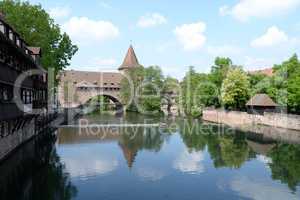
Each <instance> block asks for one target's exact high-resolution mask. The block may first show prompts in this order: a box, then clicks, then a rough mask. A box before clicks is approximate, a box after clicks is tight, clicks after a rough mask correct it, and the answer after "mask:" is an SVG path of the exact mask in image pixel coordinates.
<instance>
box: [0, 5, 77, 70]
mask: <svg viewBox="0 0 300 200" xmlns="http://www.w3.org/2000/svg"><path fill="white" fill-rule="evenodd" d="M0 11H3V12H4V13H5V15H6V16H5V19H6V20H7V22H8V23H9V24H10V25H12V26H13V27H14V28H15V29H16V31H17V32H18V33H19V34H20V35H21V37H22V38H23V39H24V40H25V41H26V42H27V43H28V44H29V45H30V46H36V47H41V49H42V54H43V56H42V59H41V62H42V66H43V67H44V68H45V69H47V68H53V69H54V70H55V72H59V71H60V70H62V69H64V68H65V67H66V66H68V65H69V64H70V60H71V58H72V57H73V55H74V54H75V53H76V52H77V50H78V48H77V46H76V45H73V44H72V42H71V40H70V38H69V36H68V35H67V34H66V33H63V32H62V31H61V29H60V27H59V25H57V24H55V22H54V20H53V19H51V18H50V16H49V14H48V13H47V12H46V11H45V10H44V9H43V8H42V7H41V5H32V4H30V3H29V2H28V1H19V0H13V1H11V0H4V1H1V2H0Z"/></svg>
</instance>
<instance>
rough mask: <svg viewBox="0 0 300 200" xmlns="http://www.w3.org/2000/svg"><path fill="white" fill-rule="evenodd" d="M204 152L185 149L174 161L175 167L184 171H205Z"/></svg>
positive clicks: (194, 172)
mask: <svg viewBox="0 0 300 200" xmlns="http://www.w3.org/2000/svg"><path fill="white" fill-rule="evenodd" d="M202 161H204V154H203V152H202V151H199V152H192V153H189V152H188V151H187V150H184V151H183V152H182V153H181V154H180V155H179V157H178V158H177V159H176V160H175V162H174V168H175V169H178V170H180V171H181V172H184V173H191V174H197V173H202V172H204V166H203V164H202Z"/></svg>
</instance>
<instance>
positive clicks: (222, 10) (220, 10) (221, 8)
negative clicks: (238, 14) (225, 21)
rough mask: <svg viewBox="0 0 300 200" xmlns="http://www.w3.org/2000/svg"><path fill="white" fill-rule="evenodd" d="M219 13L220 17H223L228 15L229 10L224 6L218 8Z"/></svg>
mask: <svg viewBox="0 0 300 200" xmlns="http://www.w3.org/2000/svg"><path fill="white" fill-rule="evenodd" d="M219 13H220V15H221V16H225V15H228V14H230V8H229V6H226V5H225V6H222V7H220V8H219Z"/></svg>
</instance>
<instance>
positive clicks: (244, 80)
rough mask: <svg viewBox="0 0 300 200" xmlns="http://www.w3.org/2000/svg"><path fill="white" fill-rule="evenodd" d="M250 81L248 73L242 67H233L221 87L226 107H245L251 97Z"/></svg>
mask: <svg viewBox="0 0 300 200" xmlns="http://www.w3.org/2000/svg"><path fill="white" fill-rule="evenodd" d="M249 88H250V83H249V80H248V76H247V74H246V73H245V72H244V71H243V70H242V69H241V68H235V69H231V70H230V71H229V72H228V74H227V77H226V79H225V80H224V82H223V85H222V89H221V96H222V102H223V104H224V106H225V108H229V109H244V108H245V104H246V102H247V100H248V99H249V93H250V91H249Z"/></svg>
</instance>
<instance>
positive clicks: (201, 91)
mask: <svg viewBox="0 0 300 200" xmlns="http://www.w3.org/2000/svg"><path fill="white" fill-rule="evenodd" d="M273 70H274V75H273V76H266V75H264V74H259V73H255V74H248V73H246V72H245V71H244V70H243V69H242V67H240V66H236V65H233V64H232V61H231V59H230V58H221V57H217V58H216V59H215V63H214V65H213V66H212V70H211V72H210V73H209V74H205V73H197V72H196V71H195V70H194V68H193V67H190V69H189V71H188V72H187V73H186V75H185V77H184V78H183V80H182V81H181V82H179V81H177V80H176V79H174V78H171V77H167V78H164V76H163V75H162V72H161V70H160V68H159V67H157V66H155V67H153V66H151V67H148V68H144V67H139V68H136V69H132V70H129V71H128V72H127V75H128V77H129V79H131V80H132V85H133V86H134V87H133V88H132V87H130V83H129V81H128V80H126V79H124V80H123V81H122V84H121V85H122V89H121V96H122V99H123V101H124V102H129V100H130V95H131V94H132V92H133V96H132V97H131V98H133V101H132V103H131V104H130V106H129V107H128V110H130V111H139V112H143V113H149V112H150V113H159V112H160V109H161V105H162V104H164V105H167V109H168V111H170V109H171V106H172V105H174V104H175V103H176V104H177V105H179V106H181V107H182V108H183V111H184V114H185V115H186V116H191V117H194V118H198V117H200V116H201V115H202V110H203V109H204V108H205V107H214V108H220V107H221V106H223V107H224V108H225V109H228V110H245V108H246V103H247V101H248V100H249V99H250V98H251V97H252V96H254V95H255V94H257V93H266V94H268V95H269V96H270V97H271V98H272V99H273V100H274V101H275V102H277V103H278V104H279V105H281V106H282V107H283V108H285V107H286V108H287V110H288V112H289V113H296V114H299V113H300V62H299V59H298V57H297V56H296V55H294V56H292V57H291V58H290V59H289V60H288V61H285V62H283V63H282V64H281V65H275V66H274V69H273ZM131 90H132V91H131ZM174 95H175V96H176V97H175V98H174Z"/></svg>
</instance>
